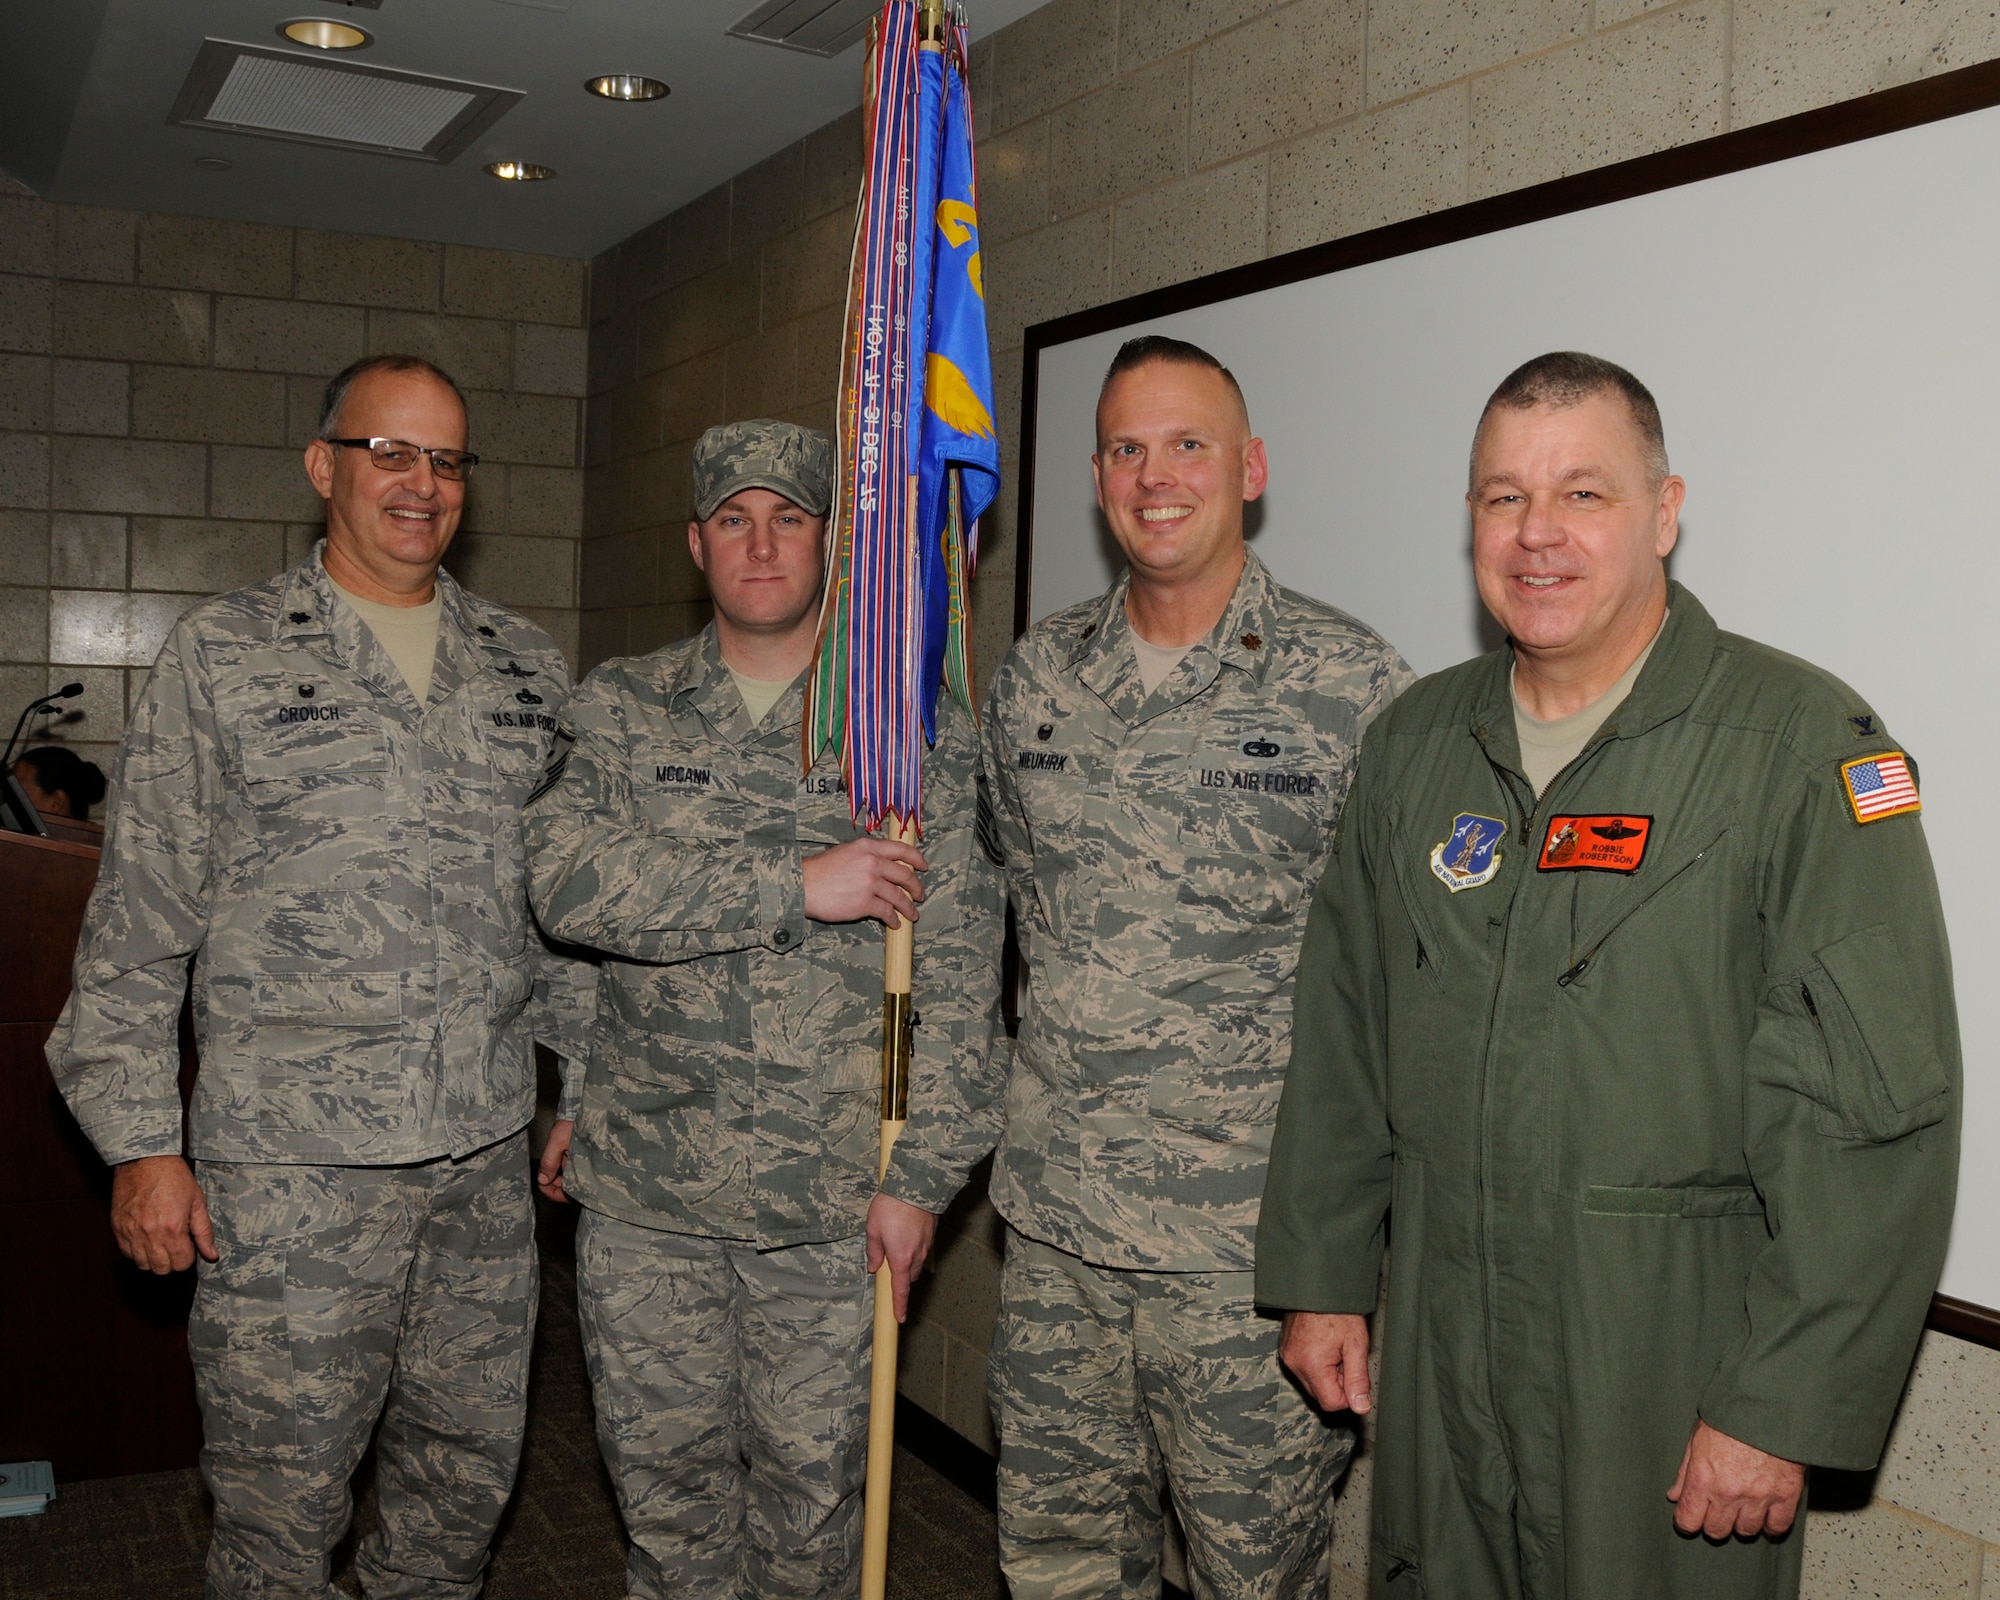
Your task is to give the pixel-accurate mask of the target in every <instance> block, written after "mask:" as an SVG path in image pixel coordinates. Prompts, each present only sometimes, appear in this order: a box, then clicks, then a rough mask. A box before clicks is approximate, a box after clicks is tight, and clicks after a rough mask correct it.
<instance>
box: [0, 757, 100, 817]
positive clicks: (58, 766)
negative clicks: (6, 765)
mask: <svg viewBox="0 0 2000 1600" xmlns="http://www.w3.org/2000/svg"><path fill="white" fill-rule="evenodd" d="M15 760H16V761H24V762H26V763H27V764H28V765H29V766H31V767H33V768H34V769H35V787H36V788H37V789H39V790H41V791H42V793H43V794H66V795H68V796H69V814H70V817H71V819H72V820H74V821H77V822H88V821H89V820H90V808H91V807H92V806H94V805H96V804H97V802H98V801H100V800H102V799H103V798H104V788H105V784H104V769H103V768H102V767H100V766H99V765H98V764H97V763H96V762H95V761H86V760H84V759H83V757H82V756H80V755H78V754H77V753H76V752H75V751H74V750H65V749H64V748H63V747H62V746H61V745H59V744H44V745H37V746H36V747H35V748H34V749H32V750H23V751H22V752H21V754H20V755H19V756H17V757H15Z"/></svg>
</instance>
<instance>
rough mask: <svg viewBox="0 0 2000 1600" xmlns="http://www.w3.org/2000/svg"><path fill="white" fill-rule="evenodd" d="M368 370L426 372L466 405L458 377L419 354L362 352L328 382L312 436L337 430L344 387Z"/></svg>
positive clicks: (344, 400) (324, 436) (326, 435)
mask: <svg viewBox="0 0 2000 1600" xmlns="http://www.w3.org/2000/svg"><path fill="white" fill-rule="evenodd" d="M371 372H426V373H429V374H430V375H431V376H432V377H433V378H435V379H437V381H438V382H439V383H441V384H443V385H444V386H445V387H446V388H447V389H449V390H450V391H451V392H452V393H453V394H455V395H457V396H458V403H459V405H460V406H461V407H464V406H465V391H464V390H463V389H461V388H459V386H458V380H457V379H456V378H454V377H452V375H451V374H450V373H449V372H446V371H445V370H444V368H443V367H440V366H438V365H436V364H435V363H434V362H430V361H426V360H425V359H424V358H423V357H422V356H404V355H379V356H363V357H362V358H361V359H360V360H359V361H357V362H355V363H354V364H353V365H352V366H349V367H343V368H341V370H340V371H339V372H337V373H335V374H334V376H333V380H332V381H331V382H330V383H328V384H327V386H326V393H325V394H324V395H322V396H321V397H320V402H319V431H318V432H317V433H315V434H314V435H313V437H314V438H315V439H331V438H332V437H333V436H334V434H335V432H336V431H337V430H338V427H339V423H340V408H341V407H342V406H343V405H345V404H346V403H347V391H348V390H349V389H352V388H353V387H354V384H355V380H356V379H358V378H361V377H364V376H365V375H367V374H368V373H371Z"/></svg>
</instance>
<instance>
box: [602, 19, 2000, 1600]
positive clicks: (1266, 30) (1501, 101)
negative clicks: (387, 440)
mask: <svg viewBox="0 0 2000 1600" xmlns="http://www.w3.org/2000/svg"><path fill="white" fill-rule="evenodd" d="M974 3H975V5H976V3H977V0H974ZM1995 55H2000V10H1996V8H1995V7H1994V6H1993V5H1992V4H1991V3H1990V0H1977V3H1974V0H1893V3H1892V0H1733V3H1732V0H1685V3H1664V4H1662V3H1648V0H1289V3H1285V4H1277V3H1273V0H1116V3H1115V4H1114V3H1111V0H1054V3H1053V4H1050V5H1048V6H1046V7H1045V8H1043V9H1041V10H1039V11H1036V12H1033V13H1031V14H1030V15H1028V16H1027V17H1025V18H1023V19H1022V20H1021V21H1020V22H1018V23H1016V24H1014V25H1013V26H1012V27H1010V28H1007V29H1006V30H1004V31H1003V32H1001V33H999V34H997V35H995V36H994V37H992V38H990V39H988V40H986V41H984V42H982V43H981V44H980V45H979V46H978V47H977V48H976V49H975V51H974V72H975V79H974V85H973V89H974V96H975V103H976V112H977V117H978V126H979V133H980V136H981V145H980V200H981V210H982V217H981V223H982V228H981V237H982V245H983V249H984V254H985V280H986V285H987V293H988V297H989V298H988V304H987V310H988V315H989V318H990V320H991V327H992V334H993V346H994V351H995V355H996V365H997V368H998V377H999V384H1000V394H999V397H998V398H999V412H998V420H999V422H1000V426H1001V432H1002V438H1003V441H1004V446H1005V451H1006V466H1007V472H1008V476H1009V479H1010V487H1009V489H1008V490H1006V491H1005V492H1004V493H1003V497H1002V501H1001V507H1000V512H999V515H997V516H996V517H994V518H993V519H991V525H990V526H989V527H988V528H987V529H986V531H985V539H984V555H983V562H982V567H981V571H980V575H979V578H978V581H977V583H976V585H975V587H974V590H973V603H974V611H975V614H976V618H977V637H978V648H979V655H980V659H981V661H982V662H985V663H991V662H993V661H996V660H998V659H999V656H1000V655H1001V654H1002V653H1003V652H1004V650H1005V648H1006V645H1007V642H1008V638H1009V633H1010V629H1011V621H1012V610H1013V585H1014V539H1013V531H1014V509H1015V507H1014V497H1013V492H1012V488H1011V480H1012V478H1013V475H1014V470H1015V467H1016V464H1017V463H1018V460H1019V439H1018V428H1019V422H1020V404H1019V383H1020V370H1021V354H1020V352H1021V336H1022V330H1023V329H1024V328H1025V327H1026V326H1028V325H1029V324H1030V323H1034V322H1039V321H1042V320H1045V319H1047V318H1049V317H1054V316H1059V315H1062V314H1064V313H1066V312H1070V311H1076V310H1080V309H1082V308H1084V307H1087V306H1092V305H1098V304H1102V303H1104V302H1106V301H1109V300H1113V299H1116V298H1119V297H1120V296H1123V295H1127V294H1132V293H1135V292H1137V291H1139V290H1142V289H1147V288H1152V287H1155V286H1157V285H1160V284H1165V283H1173V282H1177V281H1180V280H1183V279H1186V278H1189V277H1193V276H1196V275H1198V274H1201V273H1206V272H1213V271H1216V270H1218V269H1221V268H1224V267H1229V266H1234V265H1237V264H1238V263H1240V262H1244V261H1251V260H1256V259H1258V258H1260V257H1263V256H1266V255H1270V254H1275V253H1277V252H1280V251H1285V250H1291V249H1296V248H1298V247H1299V246H1302V245H1307V244H1312V243H1316V242H1318V241H1321V240H1325V239H1331V238H1337V237H1340V236H1342V235H1344V234H1349V233H1354V232H1358V231H1360V230H1362V229H1365V228H1371V227H1376V226H1379V225H1381V224H1384V223H1388V222H1393V221H1397V220H1400V219H1402V218H1405V217H1409V216H1415V215H1420V214H1423V213H1426V212H1429V211H1433V210H1438V209H1441V208H1444V207H1447V206H1451V205H1456V204H1459V203H1461V202H1463V201H1467V200H1472V199H1477V198H1480V197H1482V196H1486V195H1491V194H1497V193H1503V192H1506V191H1508V190H1511V189H1515V188H1519V187H1522V186H1525V185H1528V184H1532V183H1538V182H1541V181H1543V180H1545V179H1548V178H1553V177H1558V176H1561V175H1563V174H1565V173H1571V172H1577V171H1581V170H1585V169H1588V168H1591V167H1594V166H1598V165H1602V164H1604V163H1608V162H1612V161H1617V160H1622V159H1624V158H1626V157H1629V156H1634V155H1640V154H1644V153H1646V152H1649V151H1653V150H1659V149H1663V148H1666V147H1669V146H1672V145H1676V144H1681V143H1685V142H1687V141H1689V140H1693V139H1700V138H1704V137H1706V136H1708V135H1710V134H1714V133H1720V132H1723V131H1725V130H1727V129H1730V128H1740V127H1746V126H1749V125H1751V124H1754V123H1759V122H1765V121H1769V120H1771V119H1773V118H1776V117H1781V116H1786V115H1789V114H1790V113H1792V112H1796V111H1803V110H1807V109H1810V108H1812V107H1815V106H1820V105H1826V104H1830V103H1832V102H1835V101H1839V100H1845V99H1850V98H1852V97H1853V96H1856V95H1860V94H1866V93H1869V92H1871V91H1873V90H1876V89H1883V88H1888V87H1890V86H1892V85H1895V84H1899V83H1905V82H1908V81H1910V80H1913V79H1916V78H1921V77H1925V76H1927V75H1930V74H1933V73H1937V72H1943V71H1948V70H1950V69H1952V68H1955V67H1961V66H1966V65H1969V64H1971V63H1973V62H1976V61H1981V60H1985V59H1989V58H1991V57H1993V56H1995ZM857 70H858V67H857ZM859 137H860V134H859V122H858V118H857V117H856V116H848V117H843V118H841V119H840V120H838V121H836V122H834V123H831V124H829V125H828V126H827V127H825V128H823V129H821V130H820V131H819V132H817V133H815V134H813V135H812V136H811V137H809V138H807V139H805V140H803V141H801V142H800V143H798V144H796V145H793V146H791V147H790V148H789V149H786V150H784V151H782V152H780V153H779V154H778V155H776V156H774V157H772V158H771V159H770V160H768V161H766V162H764V163H762V164H761V165H759V166H756V167H754V168H752V169H750V170H749V171H747V172H744V173H742V174H740V175H739V176H738V177H737V178H735V179H734V180H733V181H732V182H730V183H727V184H724V185H722V186H721V187H720V188H718V189H716V190H714V191H713V192H711V193H710V194H707V195H704V196H703V197H702V198H701V199H699V200H697V201H695V202H693V203H692V204H690V205H688V206H686V207H684V208H683V209H681V210H680V211H677V212H675V213H674V214H673V215H671V216H669V217H666V218H663V219H662V220H661V221H660V222H658V223H656V224H654V225H653V226H652V227H650V228H647V229H646V230H644V231H643V232H641V233H639V234H636V235H635V236H633V237H632V238H631V239H628V240H626V241H625V242H624V243H623V244H621V245H620V246H618V247H617V248H615V249H613V250H610V251H607V252H606V253H605V254H603V255H602V256H600V257H598V259H597V260H596V261H595V262H594V263H592V267H591V288H590V301H591V309H590V318H591V331H590V337H591V352H590V396H591V398H590V404H589V426H588V445H587V459H588V468H587V471H586V491H585V495H586V511H585V538H584V547H583V597H582V603H583V619H582V644H583V658H584V662H585V664H586V665H590V664H594V663H595V662H597V661H600V660H602V659H604V658H605V657H606V656H610V655H617V654H623V653H626V652H628V651H629V652H636V651H644V650H649V649H653V648H655V647H656V646H658V645H660V644H663V643H666V642H667V641H669V640H671V639H674V638H678V637H681V636H683V635H684V634H686V633H688V632H691V631H692V630H693V629H694V628H696V627H698V626H699V625H700V624H701V622H702V621H704V620H705V618H706V615H707V611H706V607H705V604H704V602H703V597H702V589H701V585H700V581H699V577H698V575H697V574H696V573H695V572H694V571H693V569H692V567H691V565H690V564H689V562H688V559H687V556H686V553H685V552H686V539H685V526H686V518H687V512H688V497H689V490H688V449H689V446H690V444H691V442H692V441H693V439H694V437H695V436H696V435H697V434H698V433H699V432H700V431H701V429H702V428H704V427H706V426H707V425H708V424H709V423H711V422H717V421H721V420H724V419H726V418H729V417H740V416H746V415H755V414H760V413H762V414H770V415H777V416H785V417H791V418H795V419H796V420H798V421H801V422H809V423H812V424H814V425H816V426H822V427H823V426H825V425H826V424H827V421H828V414H829V410H830V406H831V400H832V393H833V387H834V382H835V360H836V356H837V352H838V339H839V315H840V310H839V308H840V299H841V294H842V272H843V268H844V266H845V262H846V255H847V247H848V236H849V229H850V227H851V208H852V202H853V197H854V188H855V184H856V181H857V178H858V164H859ZM1225 355H1226V353H1225ZM1250 399H1251V405H1252V409H1253V412H1254V408H1255V404H1256V396H1254V395H1252V396H1251V397H1250ZM1076 448H1077V449H1078V450H1087V449H1088V448H1089V442H1088V441H1087V440H1081V439H1080V440H1078V441H1076ZM1331 598H1333V599H1335V600H1337V599H1338V598H1339V596H1337V595H1335V596H1332V597H1331ZM997 1246H998V1238H997V1234H996V1231H995V1223H994V1218H993V1215H992V1212H991V1210H990V1209H989V1208H987V1207H985V1206H984V1205H983V1203H981V1202H979V1201H978V1200H976V1199H970V1200H968V1201H967V1202H966V1203H964V1204H962V1205H961V1206H960V1207H959V1208H958V1210H957V1211H956V1212H955V1213H954V1217H953V1219H952V1223H951V1225H950V1227H949V1228H948V1231H947V1233H946V1236H945V1241H944V1244H943V1248H942V1250H941V1253H940V1257H939V1263H938V1273H937V1276H936V1278H935V1279H934V1280H933V1281H932V1283H931V1285H930V1287H929V1289H928V1291H927V1293H926V1297H925V1299H924V1301H923V1303H922V1304H921V1306H920V1308H919V1311H918V1313H917V1316H916V1318H915V1319H914V1320H913V1322H912V1323H911V1325H910V1327H909V1328H908V1330H907V1331H906V1333H905V1336H904V1339H905V1343H904V1358H903V1371H902V1384H903V1389H904V1392H905V1393H906V1394H908V1395H909V1396H911V1397H912V1398H913V1399H915V1400H916V1401H917V1402H918V1403H919V1404H921V1405H922V1406H924V1407H925V1409H927V1410H929V1411H931V1412H932V1413H933V1414H935V1415H937V1416H939V1417H941V1418H943V1419H944V1420H945V1421H946V1422H948V1423H950V1424H951V1425H952V1426H953V1427H955V1428H956V1429H958V1430H959V1432H961V1433H962V1434H964V1435H965V1436H966V1437H967V1438H969V1439H971V1440H973V1441H974V1442H976V1443H979V1444H981V1445H982V1446H985V1447H987V1448H990V1447H991V1443H992V1434H991V1429H990V1426H989V1424H988V1422H987V1420H986V1415H985V1400H984V1389H983V1385H984V1366H985V1349H986V1344H987V1339H988V1334H989V1333H990V1330H991V1326H992V1319H993V1312H994V1307H995V1305H996V1303H997V1275H998V1266H997V1263H998V1255H997ZM1996 1430H2000V1355H1996V1354H1995V1353H1994V1352H1991V1351H1987V1350H1983V1349H1980V1348H1977V1347H1974V1346H1971V1345H1967V1344H1964V1343H1962V1342H1960V1341H1958V1340H1955V1339H1950V1338H1947V1337H1944V1336H1942V1335H1931V1336H1929V1337H1928V1338H1927V1339H1926V1341H1925V1345H1924V1349H1923V1354H1922V1356H1921V1358H1920V1360H1919V1362H1918V1367H1917V1372H1916V1376H1915V1379H1914V1380H1913V1382H1912V1384H1911V1388H1910V1392H1909V1396H1908V1399H1907V1400H1906V1402H1905V1405H1904V1410H1903V1415H1902V1419H1901V1422H1900V1424H1899V1426H1898V1428H1897V1432H1896V1436H1895V1439H1894V1442H1893V1444H1892V1446H1891V1448H1890V1452H1889V1457H1888V1460H1887V1462H1886V1463H1885V1465H1884V1467H1883V1468H1882V1471H1881V1473H1880V1474H1879V1476H1878V1477H1877V1478H1876V1479H1875V1480H1873V1482H1872V1483H1870V1482H1858V1483H1857V1482H1842V1483H1838V1484H1833V1483H1827V1484H1824V1485H1822V1490H1823V1492H1824V1495H1825V1496H1826V1497H1837V1498H1838V1499H1839V1500H1840V1501H1843V1502H1847V1503H1855V1502H1858V1505H1856V1507H1855V1508H1854V1509H1847V1510H1842V1511H1837V1512H1831V1513H1829V1514H1826V1515H1822V1516H1819V1517H1817V1518H1816V1519H1815V1521H1814V1523H1813V1532H1812V1535H1811V1538H1810V1539H1809V1541H1808V1547H1807V1548H1808V1574H1809V1575H1808V1581H1807V1592H1808V1594H1809V1595H1814V1596H1830V1595H1834V1594H1842V1595H1850V1594H1851V1595H1879V1596H1894V1597H1899V1600H1900V1597H1916V1596H1931V1595H1953V1596H1976V1595H1977V1594H1978V1593H1979V1592H1980V1585H1981V1581H1982V1574H1983V1576H1984V1580H1985V1582H1986V1583H1987V1584H1988V1585H1990V1587H1989V1588H1988V1590H1987V1593H1988V1594H1989V1595H1996V1596H2000V1461H1996V1456H1995V1444H1994V1436H1995V1433H1996ZM1665 1487H1666V1486H1665V1485H1664V1484H1663V1485H1662V1486H1661V1488H1662V1492H1663V1493H1664V1490H1665ZM1367 1495H1368V1470H1367V1463H1366V1460H1365V1458H1364V1459H1363V1461H1362V1463H1361V1465H1360V1466H1359V1467H1358V1468H1357V1470H1356V1473H1355V1477H1354V1482H1353V1484H1352V1486H1351V1487H1350V1488H1349V1489H1348V1491H1347V1492H1346V1493H1345V1494H1344V1496H1343V1497H1342V1503H1341V1508H1340V1514H1339V1528H1340V1533H1339V1544H1338V1554H1339V1558H1340V1563H1341V1568H1342V1574H1343V1575H1342V1577H1341V1578H1340V1579H1339V1580H1338V1581H1337V1583H1336V1588H1337V1589H1338V1590H1341V1592H1347V1589H1349V1588H1351V1590H1352V1592H1354V1593H1356V1594H1358V1593H1360V1592H1361V1591H1360V1589H1359V1587H1358V1580H1359V1577H1360V1575H1361V1574H1362V1573H1363V1572H1364V1571H1365V1561H1366V1548H1365V1542H1364V1531H1365V1527H1366V1522H1367Z"/></svg>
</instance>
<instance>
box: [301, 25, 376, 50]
mask: <svg viewBox="0 0 2000 1600" xmlns="http://www.w3.org/2000/svg"><path fill="white" fill-rule="evenodd" d="M278 37H279V38H280V39H286V40H289V41H290V42H291V43H293V44H302V45H305V46H306V47H307V48H308V49H311V50H360V49H364V48H365V47H367V46H368V45H370V44H373V43H374V42H375V41H374V40H373V39H372V38H371V37H370V36H369V34H368V32H367V30H366V29H363V28H357V27H355V26H354V24H353V23H351V22H330V21H328V20H327V19H326V18H325V17H299V18H296V19H295V20H293V21H291V22H281V23H279V24H278Z"/></svg>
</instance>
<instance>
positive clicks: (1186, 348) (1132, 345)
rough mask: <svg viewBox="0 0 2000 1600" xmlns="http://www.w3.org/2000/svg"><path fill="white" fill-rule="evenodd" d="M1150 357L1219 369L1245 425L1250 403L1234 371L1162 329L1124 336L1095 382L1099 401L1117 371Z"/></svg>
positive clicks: (1216, 370)
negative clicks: (1172, 337)
mask: <svg viewBox="0 0 2000 1600" xmlns="http://www.w3.org/2000/svg"><path fill="white" fill-rule="evenodd" d="M1152 361H1164V362H1166V363H1168V364H1169V365H1170V366H1176V367H1206V368H1208V370H1209V371H1210V372H1219V373H1221V374H1222V381H1223V382H1224V383H1226V384H1228V385H1229V392H1230V393H1231V394H1233V395H1235V396H1236V403H1237V404H1238V405H1240V406H1242V407H1243V421H1244V423H1245V425H1246V426H1247V425H1248V423H1249V421H1250V403H1249V402H1248V401H1247V400H1245V399H1244V398H1243V385H1242V384H1240V383H1238V382H1237V381H1236V374H1235V373H1233V372H1231V371H1230V370H1229V369H1228V368H1227V367H1225V366H1224V365H1223V364H1222V363H1221V362H1220V361H1218V360H1216V359H1215V357H1214V356H1212V355H1210V354H1209V353H1208V352H1207V351H1206V350H1204V349H1202V347H1201V346H1200V345H1198V344H1189V343H1188V342H1187V340H1185V339H1170V338H1168V337H1167V336H1166V335H1165V334H1164V333H1142V334H1140V335H1139V337H1138V338H1136V339H1127V340H1126V341H1125V342H1124V343H1123V344H1121V345H1120V346H1119V347H1118V354H1116V355H1115V356H1113V357H1112V358H1111V365H1110V366H1108V367H1106V368H1105V369H1104V382H1103V383H1102V384H1100V385H1099V386H1098V390H1097V398H1098V399H1099V400H1100V401H1102V400H1103V398H1104V391H1105V390H1106V389H1109V388H1110V387H1111V384H1112V381H1113V380H1114V379H1116V378H1118V377H1119V376H1120V375H1121V374H1124V373H1127V372H1131V371H1132V370H1133V369H1134V368H1137V367H1143V366H1145V365H1146V364H1147V363H1148V362H1152Z"/></svg>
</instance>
